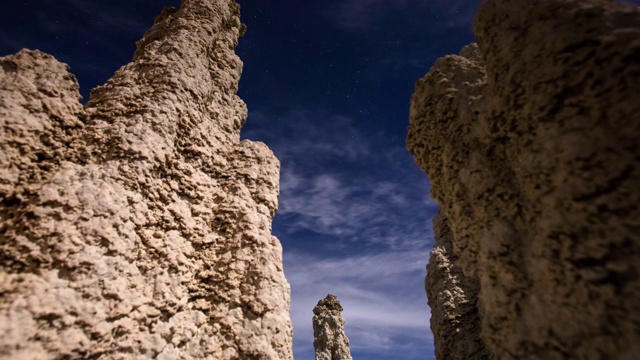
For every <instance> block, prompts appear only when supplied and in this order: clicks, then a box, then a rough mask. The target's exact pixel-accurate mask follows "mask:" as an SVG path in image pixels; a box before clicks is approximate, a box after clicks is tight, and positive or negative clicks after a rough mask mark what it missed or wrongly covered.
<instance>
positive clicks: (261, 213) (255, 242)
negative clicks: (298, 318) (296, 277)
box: [0, 0, 292, 359]
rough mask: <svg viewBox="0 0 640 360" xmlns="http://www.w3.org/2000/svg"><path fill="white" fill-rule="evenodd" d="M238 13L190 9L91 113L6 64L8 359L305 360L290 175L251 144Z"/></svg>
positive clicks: (209, 6) (52, 77) (1, 167)
mask: <svg viewBox="0 0 640 360" xmlns="http://www.w3.org/2000/svg"><path fill="white" fill-rule="evenodd" d="M243 31H244V25H242V24H241V23H240V19H239V6H238V5H237V4H236V3H235V1H233V0H184V1H183V3H182V6H181V7H180V9H173V8H171V9H166V10H164V11H163V13H162V14H161V15H160V16H159V17H158V18H157V19H156V22H155V24H154V25H153V27H152V28H151V29H150V30H149V31H148V32H147V33H146V34H145V35H144V38H143V39H142V40H140V41H139V42H138V43H137V50H136V53H135V55H134V58H133V60H132V62H131V63H129V64H127V65H125V66H123V67H122V68H120V69H119V70H118V71H117V72H116V73H115V75H114V76H113V77H112V78H111V79H110V80H109V81H108V82H107V83H106V84H105V85H104V86H100V87H98V88H97V89H94V90H93V91H92V94H91V99H90V100H89V102H88V103H87V105H86V106H85V107H83V106H82V105H81V104H80V102H79V100H80V95H79V92H78V84H77V82H76V79H75V77H74V76H73V75H71V74H70V73H69V72H68V71H67V66H66V65H64V64H62V63H60V62H58V61H56V60H55V59H54V58H53V57H52V56H50V55H47V54H44V53H41V52H39V51H30V50H22V51H20V52H19V53H17V54H15V55H10V56H5V57H2V58H0V66H1V67H0V200H1V206H0V359H150V358H154V359H291V358H292V350H291V336H292V331H291V325H290V320H289V285H288V283H287V282H286V280H285V278H284V274H283V271H282V258H281V252H282V251H281V247H280V244H279V241H278V240H277V239H276V238H275V237H274V236H272V235H271V220H272V218H273V215H274V213H275V211H276V208H277V196H278V191H279V185H278V181H279V179H278V178H279V162H278V160H277V159H276V158H275V157H274V155H273V153H272V152H271V151H270V150H269V149H268V148H267V147H266V146H265V145H264V144H261V143H256V142H251V141H247V140H244V141H240V136H239V134H240V128H241V126H242V125H243V123H244V121H245V119H246V116H247V109H246V107H245V105H244V103H243V102H242V100H241V99H240V98H239V97H238V96H237V95H236V92H237V88H238V80H239V78H240V73H241V70H242V62H241V61H240V60H239V58H238V57H237V56H236V55H235V53H234V47H235V46H236V44H237V41H238V37H239V36H240V35H241V33H242V32H243Z"/></svg>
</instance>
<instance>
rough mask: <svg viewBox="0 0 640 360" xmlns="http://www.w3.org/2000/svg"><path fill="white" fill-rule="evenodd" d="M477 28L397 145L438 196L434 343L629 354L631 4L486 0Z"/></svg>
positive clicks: (461, 348)
mask: <svg viewBox="0 0 640 360" xmlns="http://www.w3.org/2000/svg"><path fill="white" fill-rule="evenodd" d="M475 32H476V35H477V47H476V46H475V45H471V46H468V47H466V48H464V49H463V50H462V52H461V55H460V56H446V57H444V58H442V59H440V60H438V61H437V62H436V64H435V65H434V66H433V68H432V69H431V71H430V72H429V73H428V74H427V75H426V76H425V77H424V78H423V79H421V80H420V81H418V83H417V85H416V91H415V93H414V95H413V97H412V105H411V122H410V126H409V135H408V139H407V146H408V148H409V150H410V151H411V152H412V153H413V154H414V156H415V158H416V160H417V162H418V164H419V165H420V166H421V167H422V168H423V169H424V170H425V171H426V172H427V174H428V175H429V177H430V178H431V181H432V190H431V194H432V196H433V197H434V198H435V199H436V200H437V201H438V202H439V203H440V204H441V206H442V208H441V214H440V215H439V217H437V218H436V220H435V223H436V224H435V227H436V229H439V230H438V231H439V234H438V237H439V238H438V240H437V243H436V248H435V250H434V253H433V254H432V258H431V259H432V263H431V264H430V265H429V270H430V271H429V274H428V279H427V292H428V294H429V301H430V304H431V305H432V307H433V308H432V311H433V318H432V327H433V330H434V334H435V335H436V339H435V341H436V348H437V350H436V352H437V354H438V356H439V358H440V359H449V358H451V359H454V358H455V359H467V358H469V357H468V356H470V354H474V353H475V354H478V355H475V356H477V357H478V358H491V356H494V357H495V358H496V359H619V360H631V359H635V358H637V356H638V355H637V354H640V325H639V324H640V312H638V304H639V303H640V281H639V279H638V275H639V274H640V208H639V205H638V204H640V167H639V166H638V161H639V160H640V142H639V141H638V137H639V136H640V101H638V94H640V11H639V10H638V8H637V7H636V6H633V5H629V4H623V3H615V2H613V1H604V0H584V1H574V0H540V1H535V2H531V1H525V0H487V1H485V2H484V3H483V4H482V5H481V6H480V8H479V10H478V13H477V16H476V22H475ZM444 218H446V219H448V220H447V222H448V225H447V222H445V221H444ZM447 226H448V227H450V229H451V233H450V235H447V234H448V233H447V231H446V230H443V229H446V228H447ZM476 294H477V300H476ZM472 307H475V308H476V309H473V308H472ZM483 345H484V346H485V347H486V349H483ZM447 354H449V355H447ZM474 358H475V357H474Z"/></svg>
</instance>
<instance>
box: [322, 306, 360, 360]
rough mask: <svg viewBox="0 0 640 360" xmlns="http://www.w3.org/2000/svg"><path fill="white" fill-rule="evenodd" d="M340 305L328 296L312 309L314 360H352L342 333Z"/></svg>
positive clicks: (342, 322)
mask: <svg viewBox="0 0 640 360" xmlns="http://www.w3.org/2000/svg"><path fill="white" fill-rule="evenodd" d="M341 313H342V305H340V301H338V298H337V297H336V296H335V295H332V294H329V295H327V297H326V298H324V299H322V300H320V301H318V305H316V307H315V308H313V314H314V316H313V338H314V339H313V347H314V348H315V350H316V360H352V357H351V351H350V350H349V339H348V338H347V335H345V333H344V319H343V318H342V314H341Z"/></svg>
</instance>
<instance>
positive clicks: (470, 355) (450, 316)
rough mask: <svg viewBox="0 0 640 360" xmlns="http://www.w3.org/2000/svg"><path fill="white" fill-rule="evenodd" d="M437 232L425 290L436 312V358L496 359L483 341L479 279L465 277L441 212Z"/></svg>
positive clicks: (433, 322) (433, 316)
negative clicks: (481, 337)
mask: <svg viewBox="0 0 640 360" xmlns="http://www.w3.org/2000/svg"><path fill="white" fill-rule="evenodd" d="M433 230H434V232H435V239H436V243H435V245H434V247H433V250H432V251H431V256H430V257H429V264H428V265H427V274H428V276H427V278H426V280H425V288H426V289H427V296H428V298H429V306H430V307H431V309H432V312H431V329H433V332H434V337H433V338H434V341H435V349H436V358H437V359H439V360H455V359H493V356H492V355H491V353H490V352H489V351H488V350H487V349H486V347H485V345H484V342H482V340H481V339H480V317H479V314H478V311H479V308H478V304H477V302H478V290H479V288H480V284H479V283H478V279H477V278H476V277H468V276H465V275H464V273H463V272H462V270H461V269H460V268H459V267H458V266H457V265H456V261H457V257H456V256H455V254H454V253H453V249H452V245H453V234H452V233H451V229H449V225H448V224H447V218H446V217H445V216H444V215H443V214H442V213H441V212H440V213H438V215H436V217H435V218H434V219H433Z"/></svg>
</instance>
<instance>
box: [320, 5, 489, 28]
mask: <svg viewBox="0 0 640 360" xmlns="http://www.w3.org/2000/svg"><path fill="white" fill-rule="evenodd" d="M479 3H480V1H472V2H469V1H466V0H465V1H460V0H452V1H443V0H346V1H342V2H340V3H339V5H338V6H337V7H336V9H335V10H334V11H333V12H332V13H331V16H332V18H333V22H334V24H335V26H337V27H338V28H341V29H343V30H345V31H352V32H358V33H368V32H371V31H374V30H378V29H380V26H381V25H382V24H383V22H384V19H385V18H387V17H388V16H390V14H393V13H394V12H406V11H409V10H410V9H411V8H432V9H433V10H432V13H434V14H442V16H437V17H436V18H435V19H431V20H432V21H433V22H434V23H433V24H432V26H433V27H434V28H436V29H437V28H439V29H441V31H444V30H451V29H452V28H456V27H464V26H469V24H471V23H472V21H473V16H474V13H475V9H476V7H477V5H478V4H479Z"/></svg>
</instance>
